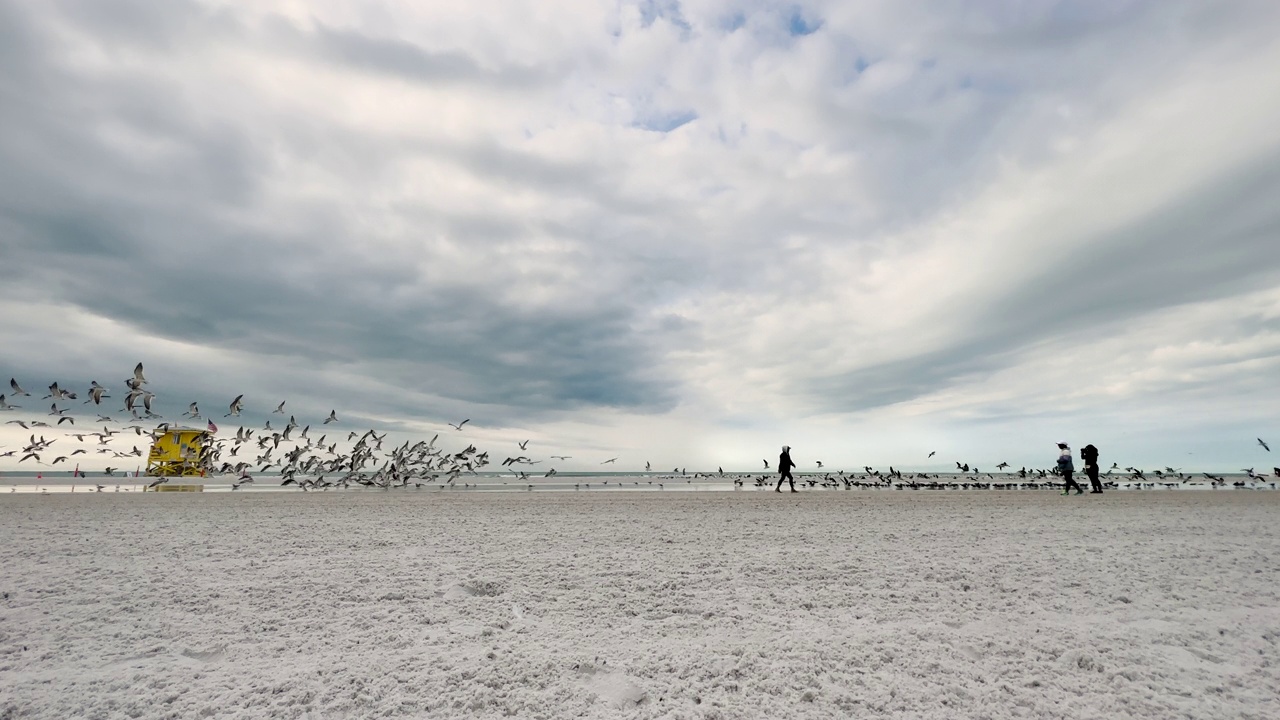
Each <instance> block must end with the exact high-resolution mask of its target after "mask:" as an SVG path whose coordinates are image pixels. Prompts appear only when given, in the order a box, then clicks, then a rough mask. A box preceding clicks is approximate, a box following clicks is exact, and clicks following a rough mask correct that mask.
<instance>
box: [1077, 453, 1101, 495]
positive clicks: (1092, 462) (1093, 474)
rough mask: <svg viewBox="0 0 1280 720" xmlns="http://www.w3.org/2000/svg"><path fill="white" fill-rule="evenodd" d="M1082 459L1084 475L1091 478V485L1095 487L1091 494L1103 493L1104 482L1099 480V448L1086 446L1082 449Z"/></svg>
mask: <svg viewBox="0 0 1280 720" xmlns="http://www.w3.org/2000/svg"><path fill="white" fill-rule="evenodd" d="M1080 459H1081V460H1084V473H1085V474H1086V475H1088V476H1089V484H1090V485H1092V486H1093V489H1092V490H1090V491H1089V492H1091V493H1097V494H1101V493H1102V482H1101V481H1099V480H1098V448H1096V447H1094V446H1093V445H1091V444H1090V445H1085V446H1084V447H1082V448H1080Z"/></svg>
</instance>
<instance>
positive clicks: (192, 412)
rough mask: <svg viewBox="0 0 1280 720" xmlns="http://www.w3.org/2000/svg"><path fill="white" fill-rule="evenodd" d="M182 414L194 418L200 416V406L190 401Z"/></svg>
mask: <svg viewBox="0 0 1280 720" xmlns="http://www.w3.org/2000/svg"><path fill="white" fill-rule="evenodd" d="M182 414H183V415H185V416H187V417H189V418H191V419H192V420H194V419H196V418H198V417H200V408H199V407H197V406H196V404H195V402H192V403H191V404H190V405H189V406H187V411H186V412H184V413H182Z"/></svg>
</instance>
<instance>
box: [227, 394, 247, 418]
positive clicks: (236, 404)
mask: <svg viewBox="0 0 1280 720" xmlns="http://www.w3.org/2000/svg"><path fill="white" fill-rule="evenodd" d="M242 398H244V395H243V394H240V395H237V396H236V399H235V400H232V401H231V405H230V406H229V407H230V412H228V413H227V414H226V415H223V416H222V417H231V416H233V415H234V416H236V417H239V416H240V411H241V410H243V409H244V403H243V402H241V399H242Z"/></svg>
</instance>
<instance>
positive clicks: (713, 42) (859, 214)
mask: <svg viewBox="0 0 1280 720" xmlns="http://www.w3.org/2000/svg"><path fill="white" fill-rule="evenodd" d="M1277 38H1280V3H1276V2H1273V1H1272V0H1257V1H1256V2H1249V1H1246V0H1241V1H1238V2H1217V3H1205V2H1201V1H1199V0H1191V1H1187V2H1179V1H1177V0H1155V1H1153V2H1121V1H1118V0H1105V1H1101V2H1083V1H1078V0H1071V1H1070V2H1022V1H1019V2H1013V1H1010V2H987V3H954V2H934V3H931V2H912V3H903V2H900V1H899V0H884V1H883V2H849V1H848V0H836V1H832V2H807V1H802V2H786V3H774V2H728V1H724V0H686V1H683V2H676V1H675V0H666V1H655V2H639V3H636V2H628V1H624V2H596V1H593V0H582V1H578V2H549V1H548V0H528V1H527V2H525V1H524V0H501V1H500V2H497V1H495V2H488V1H484V0H482V1H481V2H474V3H456V2H407V1H406V2H377V1H373V0H360V1H358V2H356V1H352V2H338V1H332V0H307V1H306V2H300V1H298V0H254V1H253V2H247V1H246V2H220V1H216V0H213V1H209V2H193V1H190V0H168V1H166V2H162V3H155V2H143V1H141V0H121V1H118V0H110V1H109V0H71V1H67V0H39V1H36V0H30V1H28V0H0V68H3V72H0V252H2V254H0V338H3V341H2V342H0V373H3V375H4V379H5V380H7V379H8V377H9V376H14V377H16V378H18V380H19V382H20V383H21V384H23V385H24V386H25V387H26V389H27V390H29V391H31V392H32V395H33V396H34V397H30V398H19V399H18V400H17V402H18V403H19V404H22V405H24V408H23V410H21V411H10V412H7V413H0V417H2V418H4V419H16V418H20V417H32V418H41V417H42V416H43V413H44V412H45V411H47V402H48V401H43V402H41V401H40V400H39V396H40V395H43V394H47V393H46V392H45V391H44V389H45V388H46V387H47V386H48V384H49V383H50V382H53V381H55V380H57V381H59V382H61V383H62V384H63V385H64V386H70V387H72V388H73V389H74V390H76V391H78V392H81V393H82V395H81V398H82V399H83V397H84V396H83V390H84V388H85V387H87V385H88V383H89V381H90V380H98V381H99V382H102V383H103V384H106V385H108V386H110V387H112V388H113V391H114V394H115V395H116V399H114V400H112V401H110V402H111V403H112V408H113V409H116V408H117V407H118V405H119V402H120V401H119V398H120V397H122V396H123V394H124V393H123V392H122V391H121V389H122V388H123V384H122V381H123V379H124V378H125V377H126V376H128V375H129V374H130V372H131V370H132V367H133V365H134V364H135V363H136V362H138V361H142V362H144V363H145V365H146V368H147V375H148V378H149V380H150V384H151V387H152V389H154V390H155V391H156V392H157V393H158V396H159V398H158V408H159V409H160V412H161V413H162V414H164V415H166V418H168V419H177V416H178V415H179V414H180V413H181V411H182V410H183V409H184V407H185V405H186V404H187V403H189V402H191V401H193V400H196V401H199V402H200V404H201V407H202V409H204V410H205V412H206V414H211V415H213V416H214V417H215V420H216V421H220V420H221V416H222V414H223V413H225V412H226V407H227V404H228V403H229V402H230V400H231V398H232V397H234V396H235V395H237V394H240V393H244V395H245V404H246V411H245V415H246V418H247V419H251V420H252V421H253V422H254V423H257V422H259V421H260V420H262V419H264V418H265V417H266V415H267V413H269V412H270V410H271V409H273V408H274V407H275V405H276V404H277V403H278V402H279V401H281V400H287V401H288V402H289V405H288V407H289V409H291V410H295V411H296V412H297V413H298V415H299V421H300V422H305V421H308V420H310V421H312V422H318V421H319V419H321V418H323V416H324V415H325V414H327V413H328V411H329V410H330V409H336V410H337V411H338V414H339V416H340V418H341V422H340V423H339V424H338V426H336V427H340V428H341V429H342V430H344V431H345V430H351V429H364V428H369V427H374V428H378V429H380V430H385V429H390V430H393V431H401V432H410V433H413V434H415V435H421V434H426V435H428V436H429V435H430V434H432V433H435V432H437V431H447V432H450V433H454V435H453V436H447V437H448V438H449V439H450V440H451V441H453V440H456V441H458V442H461V441H462V440H463V439H464V438H465V440H466V441H470V442H475V443H476V444H477V445H478V446H480V447H481V449H487V450H489V451H490V452H491V453H492V454H493V455H495V456H498V457H502V453H506V452H509V451H510V452H514V451H516V450H517V448H516V446H515V443H516V442H517V441H520V440H526V439H531V440H532V442H531V444H530V446H529V451H530V452H537V453H539V456H544V455H549V454H553V453H554V454H565V455H572V456H574V460H572V461H569V462H567V463H564V465H563V467H564V469H591V468H595V467H599V464H598V463H599V462H601V461H603V460H606V459H608V458H610V457H614V456H617V457H618V458H619V460H618V461H617V463H616V467H617V469H634V468H639V467H643V465H644V463H645V462H646V461H650V462H652V463H653V464H654V466H655V467H661V468H663V469H669V468H670V467H673V466H682V467H688V468H690V470H691V471H692V470H693V469H695V468H696V469H706V468H714V467H715V466H723V467H724V468H725V469H726V470H728V469H743V470H749V469H757V468H760V467H762V465H761V462H760V461H761V459H763V458H770V459H771V462H772V459H776V457H777V454H778V446H779V445H782V444H783V443H786V444H789V445H792V446H793V447H794V448H795V450H794V451H793V454H794V455H795V457H796V460H797V461H798V462H799V463H800V466H801V468H802V469H812V468H813V467H815V466H814V462H815V461H816V460H822V461H824V463H826V465H827V466H828V467H846V468H853V467H861V466H862V465H877V466H880V465H886V464H890V463H893V464H895V465H898V466H902V467H908V468H932V467H938V468H944V467H947V466H950V464H951V463H952V462H954V461H962V462H968V463H970V464H975V465H978V466H986V467H989V466H994V465H995V464H996V463H997V462H1000V461H1007V462H1010V463H1013V464H1014V465H1015V466H1020V465H1030V466H1047V465H1049V464H1050V463H1051V462H1052V459H1053V457H1054V456H1055V454H1056V448H1055V447H1054V443H1055V442H1057V441H1059V440H1066V441H1068V442H1070V443H1072V445H1073V446H1075V447H1078V446H1082V445H1084V444H1085V443H1086V442H1092V443H1094V444H1095V445H1097V446H1098V447H1099V448H1101V450H1102V460H1103V462H1104V464H1106V465H1109V464H1110V463H1111V462H1119V463H1120V464H1121V465H1122V466H1124V465H1127V464H1135V465H1139V466H1143V467H1162V466H1164V465H1172V466H1174V467H1185V468H1200V469H1217V470H1229V471H1230V470H1236V469H1239V468H1243V467H1251V466H1257V467H1258V468H1259V469H1260V470H1261V469H1269V468H1270V467H1271V466H1272V465H1280V457H1277V456H1275V455H1274V454H1268V453H1267V452H1266V451H1264V450H1263V449H1262V448H1261V447H1260V446H1258V445H1257V443H1256V441H1255V438H1256V437H1259V436H1261V437H1263V438H1264V439H1266V438H1270V439H1272V440H1275V442H1276V444H1277V445H1280V409H1278V407H1277V404H1278V401H1280V200H1278V198H1280V131H1277V128H1280V70H1278V68H1280V41H1277ZM0 390H3V391H6V392H7V390H8V388H7V387H6V388H0ZM9 400H10V401H11V402H13V401H15V400H14V398H12V397H10V398H9ZM76 407H77V409H76V411H75V412H76V413H78V417H81V418H82V419H81V420H80V421H79V422H80V424H81V425H84V424H92V420H93V416H92V415H91V414H90V413H88V411H87V408H86V407H85V406H83V405H80V404H79V403H78V402H77V403H76ZM115 414H116V416H117V417H119V416H120V415H121V414H120V413H118V412H117V413H115ZM464 418H470V419H471V423H470V424H469V425H467V426H466V428H465V430H464V431H463V432H462V434H461V435H459V434H458V431H454V430H452V429H450V428H448V427H447V425H445V423H446V422H458V421H460V420H462V419H464ZM46 419H47V418H46ZM3 427H4V428H5V429H4V430H0V448H4V449H12V448H13V447H14V446H15V445H16V444H17V443H18V442H20V439H19V438H20V437H25V435H26V433H21V432H20V431H18V430H17V428H16V426H14V425H5V426H3ZM330 427H331V428H333V427H335V426H330ZM1278 449H1280V448H1278ZM931 451H936V452H937V453H938V454H937V455H936V456H935V457H934V458H932V459H928V460H927V459H926V456H927V454H928V453H929V452H931ZM11 461H12V458H10V459H7V460H0V463H6V462H11ZM28 464H29V463H28ZM2 467H13V466H12V465H4V466H2Z"/></svg>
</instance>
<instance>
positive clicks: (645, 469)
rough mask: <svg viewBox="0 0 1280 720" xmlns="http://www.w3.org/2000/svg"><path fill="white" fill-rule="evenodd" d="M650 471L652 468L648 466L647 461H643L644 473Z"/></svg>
mask: <svg viewBox="0 0 1280 720" xmlns="http://www.w3.org/2000/svg"><path fill="white" fill-rule="evenodd" d="M652 469H653V466H652V465H650V464H649V461H648V460H645V461H644V471H645V472H650V471H651V470H652Z"/></svg>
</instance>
